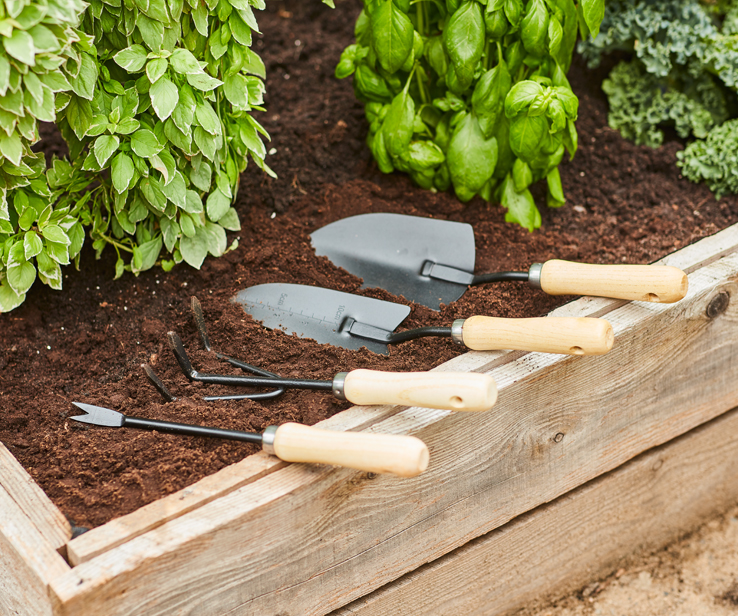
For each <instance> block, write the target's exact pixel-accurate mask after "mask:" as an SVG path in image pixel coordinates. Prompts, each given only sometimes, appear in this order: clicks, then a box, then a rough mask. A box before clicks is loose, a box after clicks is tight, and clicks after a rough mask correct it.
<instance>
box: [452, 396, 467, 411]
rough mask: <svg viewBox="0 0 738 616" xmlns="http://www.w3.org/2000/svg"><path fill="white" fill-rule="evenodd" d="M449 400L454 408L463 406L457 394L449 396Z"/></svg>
mask: <svg viewBox="0 0 738 616" xmlns="http://www.w3.org/2000/svg"><path fill="white" fill-rule="evenodd" d="M449 402H450V403H451V406H453V407H454V408H455V409H460V408H461V407H462V406H464V401H463V400H462V399H461V397H459V396H451V400H449Z"/></svg>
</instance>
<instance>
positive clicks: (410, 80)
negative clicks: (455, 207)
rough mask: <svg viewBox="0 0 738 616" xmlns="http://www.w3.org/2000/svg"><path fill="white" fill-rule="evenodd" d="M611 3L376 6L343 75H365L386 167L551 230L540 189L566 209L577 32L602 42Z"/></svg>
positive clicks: (402, 0)
mask: <svg viewBox="0 0 738 616" xmlns="http://www.w3.org/2000/svg"><path fill="white" fill-rule="evenodd" d="M603 10H604V0H581V2H580V3H579V5H576V4H575V3H574V1H573V0H528V1H527V3H526V2H524V1H523V0H486V1H481V2H478V1H477V0H446V2H445V3H444V2H438V1H436V0H420V1H418V2H412V3H411V2H410V1H409V0H399V1H396V0H365V1H364V10H363V11H362V12H361V14H360V16H359V19H358V21H357V23H356V30H355V32H356V44H354V45H351V46H349V47H348V48H347V49H346V50H345V51H344V52H343V54H342V55H341V60H340V62H339V64H338V66H337V67H336V76H337V77H339V78H344V77H348V76H349V75H351V74H353V75H354V89H355V92H356V95H357V97H358V98H359V99H360V100H362V101H363V102H364V103H366V107H365V110H366V116H367V119H368V120H369V123H370V129H369V135H368V137H367V141H368V144H369V147H370V149H371V151H372V154H373V156H374V159H375V160H376V161H377V164H378V166H379V169H380V170H381V171H383V172H384V173H390V172H392V171H394V170H395V169H397V170H399V171H402V172H405V173H408V174H409V175H410V176H411V177H412V178H413V180H414V181H415V182H416V183H417V184H419V185H420V186H422V187H423V188H427V189H434V190H447V189H448V188H450V187H451V186H453V188H454V191H455V192H456V195H457V196H458V198H459V199H461V200H462V201H468V200H469V199H471V198H472V197H474V195H481V196H482V197H483V198H485V199H487V200H489V201H491V200H497V201H501V203H502V205H503V206H504V207H506V208H507V213H506V220H508V221H509V222H516V223H518V224H520V225H522V226H523V227H525V228H527V229H529V230H531V231H532V230H533V229H535V228H537V227H539V226H540V224H541V217H540V213H539V212H538V210H537V208H536V205H535V203H534V202H533V197H532V195H531V193H530V190H529V186H530V185H531V184H532V183H533V182H535V181H537V180H540V179H543V178H545V179H546V181H547V185H548V205H549V206H551V207H558V206H560V205H562V204H563V203H564V194H563V190H562V186H561V178H560V175H559V170H558V165H559V163H560V162H561V160H562V158H563V156H564V153H565V152H568V153H569V155H570V156H573V155H574V152H575V151H576V148H577V133H576V129H575V127H574V121H575V120H576V118H577V109H578V100H577V98H576V96H575V95H574V93H573V92H572V91H571V87H570V86H569V83H568V81H567V79H566V72H567V71H568V69H569V65H570V63H571V57H572V52H573V49H574V45H575V43H576V38H577V33H578V31H581V33H582V35H583V36H587V35H588V34H589V33H590V32H591V33H592V35H593V36H596V35H597V31H598V28H599V24H600V21H601V19H602V12H603Z"/></svg>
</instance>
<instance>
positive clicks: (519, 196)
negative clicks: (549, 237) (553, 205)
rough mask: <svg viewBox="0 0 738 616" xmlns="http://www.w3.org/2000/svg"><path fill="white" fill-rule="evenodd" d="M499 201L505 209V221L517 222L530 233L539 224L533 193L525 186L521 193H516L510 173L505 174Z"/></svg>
mask: <svg viewBox="0 0 738 616" xmlns="http://www.w3.org/2000/svg"><path fill="white" fill-rule="evenodd" d="M501 202H502V206H503V207H505V208H506V209H507V213H506V214H505V222H514V223H517V224H519V225H520V226H521V227H523V228H525V229H528V231H530V232H531V233H532V232H533V230H534V229H538V228H539V227H540V226H541V213H540V212H539V211H538V208H537V207H536V204H535V201H533V195H531V194H530V191H529V190H528V189H527V188H526V189H525V190H524V191H523V192H522V193H518V192H517V191H516V190H515V185H514V182H513V179H512V177H511V176H510V174H508V175H507V176H505V180H504V182H503V184H502V198H501Z"/></svg>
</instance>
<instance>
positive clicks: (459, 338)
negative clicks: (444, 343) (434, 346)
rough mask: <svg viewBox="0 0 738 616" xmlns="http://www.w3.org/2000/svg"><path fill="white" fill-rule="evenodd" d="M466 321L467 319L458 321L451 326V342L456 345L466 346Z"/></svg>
mask: <svg viewBox="0 0 738 616" xmlns="http://www.w3.org/2000/svg"><path fill="white" fill-rule="evenodd" d="M464 321H466V319H456V320H455V321H454V322H453V323H452V324H451V340H453V341H454V342H455V343H456V344H461V345H463V344H464Z"/></svg>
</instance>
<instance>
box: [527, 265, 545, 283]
mask: <svg viewBox="0 0 738 616" xmlns="http://www.w3.org/2000/svg"><path fill="white" fill-rule="evenodd" d="M542 270H543V263H534V264H533V265H531V266H530V269H529V270H528V284H529V285H530V286H531V287H533V288H534V289H540V288H541V271H542Z"/></svg>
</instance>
